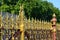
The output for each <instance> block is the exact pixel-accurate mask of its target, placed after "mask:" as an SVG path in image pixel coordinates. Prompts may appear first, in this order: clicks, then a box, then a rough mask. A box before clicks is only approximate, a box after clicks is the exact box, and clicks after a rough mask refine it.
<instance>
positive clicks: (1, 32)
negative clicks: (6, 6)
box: [0, 8, 60, 40]
mask: <svg viewBox="0 0 60 40" xmlns="http://www.w3.org/2000/svg"><path fill="white" fill-rule="evenodd" d="M23 13H24V12H23V8H21V10H20V14H19V15H14V14H12V15H11V14H8V13H6V14H5V15H3V13H2V12H1V13H0V38H1V40H24V38H25V40H52V32H51V27H52V24H51V23H50V22H48V21H42V20H36V19H33V18H32V20H30V18H29V19H27V18H25V17H24V14H23ZM59 26H60V25H59V24H57V27H59ZM57 29H59V28H57ZM59 32H60V31H59V30H57V32H56V33H57V40H60V38H59V37H60V36H59V34H60V33H59ZM24 34H25V35H24ZM24 36H25V37H24Z"/></svg>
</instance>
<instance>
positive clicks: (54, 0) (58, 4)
mask: <svg viewBox="0 0 60 40" xmlns="http://www.w3.org/2000/svg"><path fill="white" fill-rule="evenodd" d="M47 1H48V2H51V3H53V5H54V6H55V7H57V8H59V9H60V0H47Z"/></svg>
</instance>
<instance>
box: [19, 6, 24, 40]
mask: <svg viewBox="0 0 60 40" xmlns="http://www.w3.org/2000/svg"><path fill="white" fill-rule="evenodd" d="M19 16H20V31H21V40H24V24H23V22H24V21H23V19H24V11H23V5H22V6H21V7H20V13H19Z"/></svg>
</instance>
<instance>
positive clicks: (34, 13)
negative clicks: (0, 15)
mask: <svg viewBox="0 0 60 40" xmlns="http://www.w3.org/2000/svg"><path fill="white" fill-rule="evenodd" d="M21 4H24V11H25V16H26V17H27V18H29V17H31V18H32V17H33V18H36V19H42V20H49V21H50V20H51V18H52V14H53V13H56V15H57V20H58V22H60V19H59V18H60V14H59V13H60V10H59V9H58V8H56V7H54V5H53V4H52V3H50V2H47V1H43V0H0V9H1V10H2V11H3V12H10V13H15V14H18V13H19V10H20V5H21ZM1 10H0V11H1Z"/></svg>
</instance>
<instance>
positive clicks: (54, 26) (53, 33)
mask: <svg viewBox="0 0 60 40" xmlns="http://www.w3.org/2000/svg"><path fill="white" fill-rule="evenodd" d="M56 21H57V19H56V15H55V14H53V18H52V20H51V22H52V39H53V40H56Z"/></svg>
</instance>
